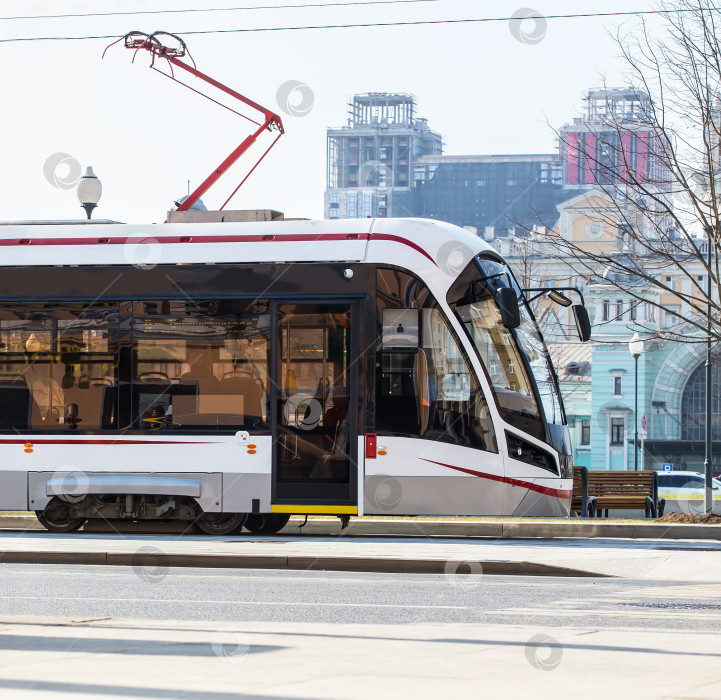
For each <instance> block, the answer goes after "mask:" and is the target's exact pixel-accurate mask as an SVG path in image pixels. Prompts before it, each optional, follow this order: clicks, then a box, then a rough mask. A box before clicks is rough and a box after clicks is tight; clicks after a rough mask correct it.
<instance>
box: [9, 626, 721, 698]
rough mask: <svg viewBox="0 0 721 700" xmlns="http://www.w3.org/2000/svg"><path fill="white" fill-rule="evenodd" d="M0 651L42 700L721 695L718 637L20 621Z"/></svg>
mask: <svg viewBox="0 0 721 700" xmlns="http://www.w3.org/2000/svg"><path fill="white" fill-rule="evenodd" d="M0 648H1V649H2V653H3V664H2V665H1V666H0V694H2V697H12V698H16V697H17V698H25V697H27V698H28V699H31V698H32V699H33V700H43V699H45V698H48V700H63V699H65V698H68V699H70V698H74V699H76V698H79V697H87V698H89V697H110V698H113V697H119V698H141V699H142V698H177V699H180V698H198V699H199V700H231V699H235V698H238V697H244V698H251V699H255V700H266V699H267V700H270V699H271V698H297V699H299V700H304V699H307V700H311V699H313V700H325V699H333V700H336V699H337V700H355V699H356V698H363V699H365V698H369V697H372V698H379V699H382V698H406V697H413V698H432V699H433V700H435V699H436V698H443V697H462V696H467V697H488V698H523V697H529V696H530V697H533V698H534V699H538V700H544V699H545V698H548V699H549V700H557V698H567V697H577V696H579V688H586V689H588V688H589V687H591V686H593V684H594V681H598V682H600V683H601V687H602V688H603V692H602V693H601V694H602V695H603V696H604V697H606V696H608V697H617V698H634V699H635V700H647V699H648V700H650V699H651V698H654V699H655V698H660V697H663V698H687V699H691V698H696V699H698V700H700V699H702V698H706V699H709V698H718V697H721V663H720V662H721V653H720V652H719V649H721V635H719V634H715V633H703V634H699V633H693V634H690V633H683V632H676V631H668V632H664V633H663V634H659V633H658V632H657V631H653V632H649V631H633V630H619V629H612V630H603V629H593V628H589V629H578V628H576V629H565V628H561V629H559V628H544V627H533V628H528V627H518V626H501V625H448V624H438V625H370V624H369V625H358V624H355V625H343V626H339V625H333V624H323V623H313V624H304V623H288V622H279V623H268V622H265V623H263V622H242V623H210V622H188V621H182V622H181V621H179V622H170V621H158V620H115V619H109V620H71V619H62V618H12V617H11V618H2V619H0ZM530 688H532V690H529V689H530ZM580 694H581V696H584V695H587V694H588V693H580Z"/></svg>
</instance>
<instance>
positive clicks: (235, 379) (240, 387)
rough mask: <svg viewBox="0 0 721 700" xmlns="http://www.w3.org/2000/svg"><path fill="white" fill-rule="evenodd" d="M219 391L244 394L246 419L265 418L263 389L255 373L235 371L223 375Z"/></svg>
mask: <svg viewBox="0 0 721 700" xmlns="http://www.w3.org/2000/svg"><path fill="white" fill-rule="evenodd" d="M219 393H221V394H226V395H227V394H233V395H240V396H242V397H243V411H244V413H245V416H246V419H247V418H251V419H257V420H263V390H262V388H261V386H260V384H259V382H258V380H256V379H255V377H253V375H251V374H249V373H233V374H230V375H228V376H225V377H223V379H222V380H221V382H220V392H219Z"/></svg>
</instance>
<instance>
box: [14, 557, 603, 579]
mask: <svg viewBox="0 0 721 700" xmlns="http://www.w3.org/2000/svg"><path fill="white" fill-rule="evenodd" d="M0 563H3V564H74V565H95V566H131V567H133V568H135V569H143V568H145V567H148V568H152V569H154V570H156V571H157V569H158V568H159V567H168V568H169V567H194V568H212V569H216V568H218V569H286V570H293V571H349V572H363V573H378V574H386V573H393V574H445V573H446V572H447V569H448V562H447V561H445V560H440V559H384V558H379V557H374V558H369V557H338V556H327V557H309V556H266V555H259V556H254V555H247V554H237V555H225V554H165V553H162V552H49V551H43V552H29V551H24V552H19V551H18V552H14V551H4V552H0ZM452 563H455V562H452ZM463 563H465V562H463V561H459V562H457V564H458V567H457V568H459V567H460V566H461V565H462V564H463ZM473 564H474V565H480V567H481V569H482V572H483V574H486V575H491V576H561V577H578V578H589V577H592V578H615V577H613V576H610V575H609V574H599V573H595V572H592V571H584V570H581V569H570V568H567V567H563V566H552V565H549V564H539V563H536V562H527V561H497V560H496V561H479V562H475V561H474V562H473ZM455 575H456V574H455V572H454V576H455ZM458 575H459V576H463V574H458Z"/></svg>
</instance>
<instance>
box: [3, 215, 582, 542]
mask: <svg viewBox="0 0 721 700" xmlns="http://www.w3.org/2000/svg"><path fill="white" fill-rule="evenodd" d="M0 250H1V254H0V510H32V511H35V512H36V513H37V516H38V518H39V519H40V521H41V522H42V523H43V525H44V526H45V527H46V528H47V529H49V530H51V531H53V532H70V531H74V530H77V529H78V528H80V527H82V526H83V524H85V523H86V521H88V520H91V519H99V518H100V519H105V520H117V519H121V520H133V521H139V520H155V521H157V520H181V521H188V522H196V523H197V525H198V526H199V527H200V528H201V529H202V530H203V531H204V532H206V533H209V534H214V535H228V534H232V533H237V532H240V531H241V529H242V528H244V527H245V528H247V529H249V530H250V531H252V532H263V533H273V532H277V531H279V530H280V529H281V528H282V527H283V526H284V525H285V524H286V523H287V521H288V519H289V517H290V515H291V514H300V515H307V514H331V515H337V516H340V517H341V518H342V519H344V520H345V521H346V522H347V518H348V517H350V516H354V515H364V514H365V515H369V514H379V515H514V516H564V515H567V514H568V512H569V506H570V500H571V490H572V464H571V450H570V444H569V438H568V430H567V427H566V425H565V417H564V413H563V405H562V401H561V396H560V394H559V390H558V383H557V380H556V376H555V372H554V370H553V366H552V364H551V362H550V359H549V356H548V352H547V350H546V347H545V345H544V342H543V338H542V336H541V333H540V330H539V328H538V325H537V323H536V321H535V319H534V316H533V314H532V313H531V310H530V308H529V305H528V302H527V299H526V296H525V294H524V291H523V290H522V289H521V288H520V287H519V285H518V283H517V281H516V279H515V277H514V275H513V273H512V271H511V269H510V268H509V267H508V265H507V264H506V263H505V262H504V260H503V259H502V258H501V257H500V256H499V255H498V253H497V252H496V251H495V250H493V249H492V248H491V247H490V246H489V245H488V244H487V243H485V242H484V241H483V240H481V239H480V238H478V237H476V236H474V235H472V234H470V233H469V232H467V231H465V230H463V229H461V228H458V227H455V226H452V225H450V224H444V223H441V222H437V221H429V220H422V219H360V220H331V221H291V220H287V221H268V222H255V221H253V222H247V223H230V222H224V223H207V222H200V223H170V224H162V225H147V226H145V225H142V226H136V225H126V224H114V223H101V222H99V223H91V222H88V223H84V224H82V225H81V224H79V223H66V224H62V223H61V224H57V225H52V226H50V225H36V224H32V223H27V224H8V225H3V226H0ZM561 296H562V295H561ZM564 299H565V297H564ZM569 303H570V301H569ZM573 308H574V311H575V313H576V317H577V322H578V325H579V330H580V333H581V335H582V339H587V336H588V315H587V314H586V312H585V308H584V307H583V306H582V305H580V304H579V305H575V306H574V307H573Z"/></svg>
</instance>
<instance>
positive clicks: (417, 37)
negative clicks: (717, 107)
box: [0, 0, 648, 223]
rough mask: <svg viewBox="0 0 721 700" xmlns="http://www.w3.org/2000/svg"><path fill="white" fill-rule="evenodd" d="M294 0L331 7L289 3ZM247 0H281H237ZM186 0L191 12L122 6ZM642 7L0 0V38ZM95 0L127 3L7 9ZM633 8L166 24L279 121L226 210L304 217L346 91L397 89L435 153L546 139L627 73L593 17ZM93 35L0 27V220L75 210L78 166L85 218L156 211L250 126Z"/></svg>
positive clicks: (231, 180) (239, 168) (249, 161)
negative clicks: (93, 178)
mask: <svg viewBox="0 0 721 700" xmlns="http://www.w3.org/2000/svg"><path fill="white" fill-rule="evenodd" d="M366 1H367V0H366ZM523 2H528V3H529V4H528V5H523V4H521V3H523ZM309 3H333V5H334V6H331V7H328V6H326V7H297V6H298V5H302V4H309ZM261 5H262V6H269V5H272V6H276V5H286V6H287V5H293V6H294V7H284V8H276V9H263V10H259V9H247V8H249V7H257V6H261ZM188 8H191V9H202V10H203V11H202V12H186V13H179V12H173V13H166V14H160V13H154V14H139V13H149V12H153V11H157V10H179V9H188ZM212 8H244V9H234V10H230V9H227V10H223V11H211V9H212ZM643 9H648V4H647V0H631V1H630V2H629V0H625V1H623V2H621V1H620V0H603V1H602V0H573V1H557V2H551V1H548V0H543V1H541V0H511V1H508V0H496V1H494V2H489V1H485V0H425V1H419V0H416V1H414V2H396V3H385V4H364V5H358V4H356V5H353V4H351V2H350V0H196V1H195V2H194V3H192V2H190V0H145V1H143V0H76V1H75V2H71V1H60V0H35V1H34V0H2V2H0V40H7V39H12V38H26V37H48V36H52V37H57V36H63V37H71V36H72V37H75V36H98V35H107V36H122V35H123V34H125V33H126V32H128V31H131V30H139V31H145V32H152V31H156V30H165V31H168V32H172V33H183V32H189V31H205V30H218V29H224V30H228V29H252V28H264V27H273V28H275V27H289V26H311V25H328V24H359V23H360V24H370V23H382V22H412V21H421V20H439V19H444V20H450V19H469V18H485V17H489V18H494V17H497V18H507V17H510V16H513V15H514V13H517V12H519V13H521V14H526V15H528V14H533V13H534V11H535V12H536V13H538V14H540V15H543V16H544V17H545V16H550V15H554V14H568V13H594V12H604V13H607V12H613V11H622V12H628V11H632V10H643ZM110 12H116V13H133V14H116V15H112V16H103V17H97V16H96V17H66V18H51V19H10V18H11V17H17V16H28V15H32V16H38V15H50V14H52V15H57V14H66V13H68V14H82V13H110ZM634 21H635V20H634V19H633V18H630V17H620V18H608V17H606V18H573V19H550V18H549V19H547V20H541V21H537V20H532V19H529V20H526V21H524V22H522V23H521V22H515V23H510V22H509V21H507V20H505V19H504V20H502V21H494V22H484V23H480V22H467V23H454V24H433V25H430V24H429V25H416V26H386V27H357V28H343V29H303V30H294V31H264V32H261V31H254V32H242V33H241V32H238V33H232V32H228V33H208V34H194V35H192V34H188V35H185V36H184V39H185V41H186V42H187V45H188V48H189V50H190V52H191V54H192V56H193V58H194V59H195V61H196V64H197V67H198V69H199V70H201V71H202V72H204V73H206V74H208V75H210V76H211V77H213V78H215V79H216V80H218V81H220V82H222V83H224V84H226V85H228V86H229V87H231V88H233V89H234V90H237V91H238V92H240V93H242V94H244V95H246V96H247V97H249V98H250V99H252V100H254V101H255V102H258V103H260V104H261V105H263V106H265V107H267V108H268V109H271V110H273V111H276V112H278V113H279V114H280V115H281V116H282V118H283V121H284V125H285V130H286V133H285V134H284V135H283V136H282V137H281V139H280V140H279V141H278V143H277V144H276V145H275V147H274V148H273V149H272V150H271V152H270V154H269V155H268V156H267V158H266V159H265V160H264V161H263V163H261V165H260V166H259V167H258V169H257V170H256V171H255V172H254V173H253V174H252V175H251V176H250V178H249V180H248V181H247V182H246V183H245V185H243V187H242V188H241V189H240V190H239V192H238V194H237V195H236V196H235V197H234V198H233V199H232V200H231V202H230V204H229V205H228V207H227V208H231V209H262V208H270V209H276V210H280V211H283V212H285V214H286V216H287V217H305V218H322V216H323V192H324V189H325V185H326V129H327V128H328V127H331V126H333V127H337V126H342V125H344V124H345V123H346V119H347V116H346V110H347V103H348V101H349V100H350V98H351V97H352V95H353V94H355V93H363V92H376V91H378V92H383V91H389V92H396V91H397V92H405V93H411V94H413V95H415V96H416V98H417V100H418V112H417V114H418V116H421V117H425V118H427V119H428V121H429V126H430V127H431V128H432V129H434V130H436V131H438V132H440V133H441V134H443V136H444V138H445V141H446V150H445V152H446V153H448V154H492V153H495V154H500V153H551V152H553V151H554V150H555V148H556V145H555V137H554V132H553V129H554V128H558V127H560V126H561V125H562V124H563V123H564V122H567V121H570V120H571V119H572V118H573V117H575V116H579V115H580V113H581V110H582V108H583V101H582V98H583V96H584V95H585V93H586V91H587V90H588V89H589V88H592V87H597V86H599V85H601V84H603V83H604V82H605V83H606V84H607V85H613V86H617V85H626V84H628V80H627V78H626V76H625V74H624V65H623V63H622V61H621V60H619V58H618V48H617V47H616V46H615V44H614V42H613V39H612V38H611V36H610V33H611V34H612V33H613V32H614V31H615V30H616V29H617V28H618V27H619V25H621V26H622V27H623V28H626V29H627V28H630V27H631V26H632V25H633V22H634ZM519 32H520V34H519ZM111 41H113V39H89V40H77V41H70V40H56V41H15V42H14V41H0V62H1V63H2V65H3V71H2V74H1V75H0V90H1V93H0V94H2V106H3V108H2V117H1V120H2V121H1V122H0V123H1V124H2V130H0V162H1V163H2V168H0V220H2V221H10V220H27V219H72V218H80V217H83V216H84V213H83V211H82V210H81V209H80V207H79V202H78V200H77V197H76V194H75V190H74V187H73V184H74V178H75V176H76V173H77V170H78V166H80V167H82V169H83V171H84V170H85V168H86V167H87V166H88V165H90V166H92V167H93V168H94V171H95V173H96V174H97V175H98V177H99V178H100V180H101V181H102V183H103V196H102V198H101V200H100V203H99V206H98V209H97V210H96V212H95V213H94V215H93V216H94V218H107V219H112V220H116V221H123V222H127V223H150V222H162V221H163V220H164V219H165V216H166V212H167V210H168V209H170V208H171V207H172V206H173V201H175V200H177V199H178V198H179V197H181V196H183V195H184V194H186V192H187V187H188V184H187V183H188V180H190V186H191V189H192V188H194V187H196V186H197V185H198V184H200V183H201V182H202V181H203V180H204V179H205V178H206V177H207V176H208V175H209V174H210V173H211V172H212V171H213V170H214V169H215V167H217V165H218V164H219V163H220V162H221V161H223V160H224V159H225V157H226V156H227V155H228V154H229V153H230V152H231V151H232V150H233V149H234V148H235V147H236V146H237V145H238V144H239V143H240V142H241V141H242V140H243V139H244V138H245V137H246V136H247V135H248V134H249V133H250V129H251V128H252V125H251V124H250V123H249V122H247V121H245V120H242V119H240V118H239V117H238V116H236V115H234V114H232V113H230V112H229V111H227V110H225V109H222V108H220V107H219V106H217V105H216V104H213V103H211V102H209V101H208V100H204V99H202V98H201V97H200V96H198V95H197V94H194V93H193V92H191V91H190V90H188V89H187V88H185V87H182V86H180V85H178V84H175V83H173V82H171V81H170V80H167V79H166V78H164V77H163V76H161V75H159V74H158V73H157V72H155V71H152V70H149V68H148V66H149V62H150V61H149V58H150V57H149V55H148V54H147V52H142V53H140V54H138V55H137V56H136V57H135V61H134V63H133V55H132V52H130V51H128V50H127V49H125V48H124V47H123V46H122V44H117V45H115V46H113V47H111V48H110V49H109V50H108V51H107V53H106V55H105V58H104V59H103V58H102V54H103V50H104V49H105V47H106V46H107V45H108V44H110V43H111ZM193 80H194V79H193V78H192V77H188V82H189V84H192V86H193V87H194V88H199V89H203V90H207V92H208V94H210V95H211V96H212V97H214V98H216V97H219V94H218V93H217V92H214V91H213V89H212V88H206V87H205V86H203V85H202V84H201V83H198V82H191V81H193ZM298 85H302V86H304V87H302V88H301V89H300V90H298V89H296V90H291V88H293V87H294V86H298ZM228 104H232V101H230V102H228ZM263 138H264V139H265V140H264V141H261V142H260V143H259V144H258V146H259V150H256V151H253V152H252V153H248V154H246V156H245V157H244V158H242V159H241V160H240V161H239V162H238V163H237V164H236V165H235V166H233V168H231V170H230V171H229V172H228V173H227V174H226V175H225V176H224V177H223V178H222V179H221V180H220V181H219V183H217V184H216V185H215V186H214V187H213V188H212V189H211V190H209V191H208V193H207V194H206V195H205V196H204V197H203V201H204V202H205V204H206V206H207V207H208V208H209V209H217V208H218V207H219V206H220V205H221V204H222V203H223V202H224V201H225V199H226V198H227V197H228V195H230V193H231V192H232V191H233V189H234V188H235V186H236V185H237V184H238V182H239V181H240V179H241V178H242V177H243V175H244V174H245V172H247V169H248V168H249V167H251V166H252V165H253V163H254V162H255V158H254V156H253V154H257V155H260V153H262V150H264V148H265V147H266V146H267V145H268V144H269V140H268V138H269V136H268V135H264V136H263Z"/></svg>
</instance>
